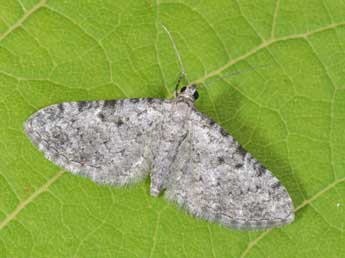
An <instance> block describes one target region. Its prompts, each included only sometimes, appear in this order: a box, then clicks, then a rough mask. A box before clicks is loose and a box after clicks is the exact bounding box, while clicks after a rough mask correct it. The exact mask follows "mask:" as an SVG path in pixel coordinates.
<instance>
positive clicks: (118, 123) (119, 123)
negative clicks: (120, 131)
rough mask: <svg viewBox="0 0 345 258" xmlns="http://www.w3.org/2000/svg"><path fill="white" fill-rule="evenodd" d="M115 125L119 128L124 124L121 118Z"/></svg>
mask: <svg viewBox="0 0 345 258" xmlns="http://www.w3.org/2000/svg"><path fill="white" fill-rule="evenodd" d="M115 123H116V125H117V127H120V126H121V125H123V124H124V122H123V121H122V119H121V118H119V119H118V120H117V121H116V122H115Z"/></svg>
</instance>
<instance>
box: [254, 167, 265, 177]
mask: <svg viewBox="0 0 345 258" xmlns="http://www.w3.org/2000/svg"><path fill="white" fill-rule="evenodd" d="M265 171H266V168H265V167H264V166H262V165H259V166H258V168H257V170H256V172H257V174H256V175H257V176H262V175H263V174H264V173H265Z"/></svg>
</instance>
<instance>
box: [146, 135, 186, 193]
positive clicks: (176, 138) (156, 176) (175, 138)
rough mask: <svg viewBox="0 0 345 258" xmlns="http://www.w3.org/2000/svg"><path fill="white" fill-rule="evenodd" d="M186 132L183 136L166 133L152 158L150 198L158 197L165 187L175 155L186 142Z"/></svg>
mask: <svg viewBox="0 0 345 258" xmlns="http://www.w3.org/2000/svg"><path fill="white" fill-rule="evenodd" d="M187 136H188V132H184V133H183V134H181V133H177V134H176V132H175V133H174V132H168V133H167V134H166V135H165V138H164V141H162V142H161V143H160V145H159V147H158V149H157V153H156V155H155V157H154V158H153V167H152V172H151V185H150V193H151V195H152V196H155V197H156V196H158V195H159V194H160V193H161V192H162V191H163V190H164V189H165V188H166V187H167V184H168V181H169V178H170V176H171V171H172V169H173V168H172V165H173V163H174V162H175V160H176V157H177V153H178V151H179V148H180V146H181V144H182V143H183V142H184V141H185V140H186V138H187Z"/></svg>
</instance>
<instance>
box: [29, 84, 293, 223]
mask: <svg viewBox="0 0 345 258" xmlns="http://www.w3.org/2000/svg"><path fill="white" fill-rule="evenodd" d="M197 96H198V92H197V90H196V86H195V85H194V84H192V85H188V86H186V87H184V88H182V89H181V91H180V92H179V94H177V96H176V98H174V99H155V98H141V99H120V100H98V101H81V102H65V103H60V104H55V105H51V106H48V107H45V108H43V109H41V110H39V111H37V112H36V113H34V114H33V115H32V116H31V117H30V118H29V119H28V120H27V121H26V122H25V125H24V128H25V132H26V133H27V135H28V136H29V138H30V139H31V141H32V143H33V144H34V145H36V146H37V147H38V149H39V150H41V151H43V153H44V155H45V157H46V158H47V159H49V160H51V161H52V162H54V163H55V164H57V165H59V166H61V167H62V168H63V169H65V170H67V171H70V172H72V173H73V174H78V175H81V176H86V177H88V178H90V179H91V180H92V181H94V182H96V183H99V184H110V185H115V186H123V185H128V184H132V183H135V182H138V181H141V180H142V179H143V178H145V177H147V176H150V179H151V182H150V193H151V195H152V196H155V197H156V196H159V195H160V194H162V195H164V197H165V198H167V199H169V200H172V201H174V202H176V203H177V204H178V205H179V206H180V207H182V208H184V209H185V210H187V211H188V212H189V213H191V214H193V215H194V216H196V217H198V218H202V219H206V220H208V221H213V222H216V223H219V224H221V225H224V226H226V227H230V228H235V229H253V230H256V229H264V228H270V227H276V226H281V225H284V224H288V223H291V222H292V221H293V219H294V207H293V203H292V200H291V198H290V196H289V194H288V192H287V191H286V189H285V187H284V186H282V185H281V183H280V182H279V180H278V179H277V178H276V177H274V176H273V175H272V174H271V172H270V171H269V170H267V169H266V168H265V167H264V166H263V165H261V164H260V163H259V161H258V160H256V159H255V158H254V157H253V156H252V155H251V154H250V153H248V152H247V151H245V150H244V149H243V148H242V147H241V146H240V144H239V143H238V142H237V141H236V140H235V139H234V138H233V137H232V136H231V135H229V134H228V133H227V132H226V131H225V130H224V129H223V128H222V127H221V126H220V125H218V124H217V123H215V122H214V121H212V120H211V119H210V118H208V117H207V116H205V115H204V114H202V113H200V112H199V111H198V110H197V109H196V107H195V105H194V103H195V100H196V99H197Z"/></svg>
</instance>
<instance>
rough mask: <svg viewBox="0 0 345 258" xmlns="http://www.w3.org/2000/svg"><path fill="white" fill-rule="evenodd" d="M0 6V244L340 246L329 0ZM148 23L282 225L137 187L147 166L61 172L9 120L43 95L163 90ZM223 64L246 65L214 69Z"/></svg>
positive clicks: (286, 249)
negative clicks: (270, 190) (291, 208)
mask: <svg viewBox="0 0 345 258" xmlns="http://www.w3.org/2000/svg"><path fill="white" fill-rule="evenodd" d="M0 6H1V8H0V93H1V94H0V119H1V123H0V257H217V258H218V257H287V258H288V257H306V258H307V257H342V256H343V255H344V254H345V245H344V242H345V233H344V230H345V199H344V196H345V161H344V160H345V159H344V157H345V148H344V146H345V119H344V113H345V84H344V78H345V69H344V67H345V66H344V65H345V61H344V60H345V2H344V1H323V2H322V1H320V2H315V1H297V0H294V1H292V0H290V1H280V0H276V1H271V0H264V1H252V0H244V1H236V0H234V1H225V0H224V1H223V0H221V1H195V0H188V1H180V2H179V1H165V0H163V1H159V2H158V1H122V0H116V1H111V0H96V1H56V0H51V1H45V0H41V1H37V0H26V1H21V0H16V1H14V0H8V1H5V0H1V1H0ZM162 23H163V24H164V25H165V26H166V27H167V28H168V29H169V31H170V32H171V34H172V36H173V38H174V40H175V42H176V45H177V48H178V50H179V52H180V53H181V57H182V60H183V64H184V67H185V69H186V72H187V75H188V79H189V81H190V82H197V83H199V85H200V90H199V93H200V99H199V100H198V102H197V107H198V109H199V110H200V111H202V112H204V113H206V114H207V115H208V116H209V117H211V118H212V119H214V120H215V121H217V122H218V123H220V124H221V125H222V126H223V127H224V128H226V130H227V131H228V132H230V133H231V134H232V135H233V136H234V137H235V138H236V139H237V140H238V141H239V142H240V143H241V144H242V145H243V146H244V147H245V148H246V149H247V150H248V151H250V152H251V153H252V154H253V155H254V156H255V157H257V158H258V159H259V160H260V161H261V162H262V163H263V164H265V165H266V166H267V167H268V168H269V169H270V170H271V171H272V172H273V174H274V175H275V176H277V177H278V178H279V179H280V180H281V181H282V183H283V184H284V185H285V186H286V188H287V190H288V192H289V193H290V195H291V196H292V198H293V201H294V204H295V207H296V220H295V222H294V223H293V224H291V225H288V226H285V227H283V228H281V229H273V230H266V231H259V232H245V231H244V232H243V231H234V230H230V229H227V228H224V227H221V226H219V225H216V224H212V223H208V222H205V221H202V220H198V219H195V218H193V217H192V216H189V215H188V214H186V213H185V212H184V211H182V210H181V209H179V208H177V207H176V206H175V205H174V204H172V203H169V202H167V201H166V200H164V198H162V197H160V198H152V197H151V196H150V195H149V184H148V181H146V182H143V183H141V184H138V185H135V186H133V187H127V188H114V187H108V186H99V185H96V184H94V183H93V182H91V181H90V180H88V179H85V178H81V177H77V176H73V175H71V174H69V173H66V172H64V171H62V170H61V169H60V168H58V167H57V166H55V165H54V164H52V163H51V162H49V161H47V160H46V159H45V158H44V157H43V155H42V153H40V152H39V151H38V150H37V149H36V148H35V147H34V146H32V144H31V143H30V141H29V139H28V138H27V137H26V135H25V134H24V132H23V127H22V125H23V122H24V121H25V120H26V119H27V118H28V117H29V116H30V114H32V113H33V112H35V111H37V110H38V109H40V108H42V107H45V106H47V105H50V104H53V103H58V102H63V101H78V100H96V99H117V98H134V97H161V98H171V97H172V95H173V90H174V87H175V83H176V80H177V78H178V76H179V73H180V67H179V64H178V60H177V57H176V55H175V52H174V48H173V46H172V44H171V42H170V40H169V38H168V35H167V34H166V32H165V31H164V30H163V29H162V26H161V24H162ZM253 67H254V69H253V70H251V71H248V69H251V68H253ZM236 71H248V72H242V73H241V72H240V74H239V75H236V76H226V75H229V73H232V72H236ZM223 76H225V77H223ZM221 77H223V78H222V79H220V80H217V81H215V80H216V79H218V78H221ZM202 85H208V86H207V87H202Z"/></svg>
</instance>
